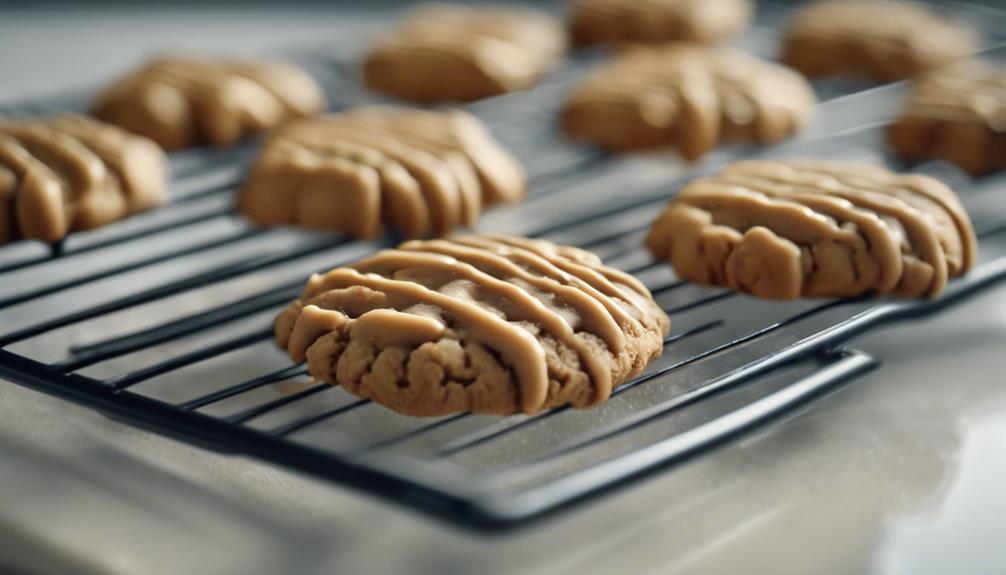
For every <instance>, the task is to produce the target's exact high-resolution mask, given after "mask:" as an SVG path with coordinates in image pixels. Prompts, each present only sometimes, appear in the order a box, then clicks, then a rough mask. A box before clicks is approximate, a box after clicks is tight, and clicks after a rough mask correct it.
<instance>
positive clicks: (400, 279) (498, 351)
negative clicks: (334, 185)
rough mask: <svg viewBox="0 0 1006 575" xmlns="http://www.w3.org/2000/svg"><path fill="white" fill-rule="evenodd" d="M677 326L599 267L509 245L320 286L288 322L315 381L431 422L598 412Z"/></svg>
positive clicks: (330, 278) (295, 348) (395, 257)
mask: <svg viewBox="0 0 1006 575" xmlns="http://www.w3.org/2000/svg"><path fill="white" fill-rule="evenodd" d="M669 327H670V324H669V320H668V319H667V316H666V315H664V313H663V312H662V311H661V310H660V309H659V308H658V307H657V305H656V303H654V301H653V299H652V297H651V295H650V293H649V291H647V289H646V288H645V287H644V286H643V285H642V284H641V283H640V282H639V281H638V280H636V279H635V278H633V277H632V276H629V275H627V274H625V273H623V272H620V271H617V270H614V269H612V268H608V267H605V266H604V265H603V264H602V263H601V261H600V259H598V258H597V257H596V256H594V255H593V254H591V253H589V252H586V251H583V250H580V249H577V248H572V247H565V246H557V245H554V244H551V243H548V242H545V241H540V240H528V239H523V238H517V237H510V236H498V235H473V236H458V237H454V238H450V239H442V240H426V241H418V240H414V241H409V242H406V243H404V244H402V245H400V246H399V247H398V248H397V249H394V250H385V251H381V252H378V253H377V254H376V255H374V256H371V257H369V258H367V259H364V260H362V261H359V262H357V263H355V264H352V265H349V266H346V267H341V268H337V269H334V270H332V271H329V272H327V273H325V274H320V275H319V274H315V275H313V276H312V277H311V279H310V280H308V282H307V285H306V286H305V288H304V292H303V294H302V295H301V297H300V298H299V299H297V300H296V301H294V302H293V303H291V304H290V305H289V306H288V307H287V308H286V309H285V310H284V311H283V312H281V313H280V314H279V316H278V317H277V318H276V322H275V331H276V341H277V342H278V343H279V345H280V346H281V347H282V348H284V349H286V350H287V351H288V352H289V354H290V357H291V358H292V359H293V360H294V361H296V362H302V361H305V360H306V361H307V366H308V371H309V372H310V374H311V375H312V376H313V377H315V378H316V379H319V380H321V381H324V382H327V383H330V384H333V385H341V386H342V387H343V388H344V389H346V391H348V392H350V393H353V394H355V395H358V396H360V397H364V398H367V399H370V400H373V401H375V402H377V403H380V404H382V405H385V406H387V407H389V408H391V409H393V410H395V411H398V412H400V413H404V414H408V415H419V416H435V415H444V414H448V413H455V412H461V411H474V412H481V413H496V414H501V415H502V414H510V413H515V412H524V413H529V414H530V413H536V412H538V411H540V410H542V409H547V408H551V407H559V406H563V405H567V404H569V405H572V406H574V407H580V408H585V407H591V406H595V405H598V404H600V403H603V402H604V401H605V400H607V398H608V397H609V396H610V395H611V391H612V389H613V388H615V387H617V386H618V385H619V384H621V383H622V382H624V381H626V380H627V379H629V378H631V377H632V376H634V375H636V374H638V373H639V372H641V371H642V369H643V368H644V367H645V366H646V364H647V362H649V361H650V360H651V359H653V358H655V357H657V356H659V355H660V353H661V350H662V347H663V338H664V336H665V335H666V334H667V332H668V329H669Z"/></svg>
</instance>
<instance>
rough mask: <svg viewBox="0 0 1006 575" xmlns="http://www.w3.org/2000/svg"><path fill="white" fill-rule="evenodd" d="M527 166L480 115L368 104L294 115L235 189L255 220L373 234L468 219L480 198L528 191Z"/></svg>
mask: <svg viewBox="0 0 1006 575" xmlns="http://www.w3.org/2000/svg"><path fill="white" fill-rule="evenodd" d="M525 185H526V176H525V173H524V170H523V168H522V167H521V165H520V164H519V163H518V162H517V160H516V159H514V158H513V157H512V156H510V154H509V153H507V152H506V151H505V150H504V149H503V148H502V147H500V145H499V144H498V143H497V142H496V141H495V140H494V139H493V138H492V136H491V135H490V134H489V132H488V130H486V128H485V126H484V125H483V124H482V123H481V122H480V121H479V120H478V119H476V118H475V117H474V116H472V115H470V114H468V113H466V112H462V111H458V110H453V111H443V112H433V111H424V110H410V109H403V108H391V107H363V108H358V109H355V110H352V111H350V112H347V113H343V114H339V115H333V116H327V117H321V118H313V119H309V120H303V121H300V122H295V123H293V124H290V125H288V126H286V127H284V128H281V129H280V130H278V131H277V132H276V133H275V134H274V135H272V136H271V137H270V138H269V140H268V141H267V142H266V144H265V146H264V148H263V150H262V152H261V155H260V156H259V158H258V160H257V161H256V163H255V165H254V166H253V167H252V170H251V173H250V174H249V176H248V180H247V181H246V182H245V184H244V186H243V187H242V188H241V190H240V192H239V195H238V210H239V211H240V212H242V213H243V214H244V215H245V216H247V217H248V218H249V219H250V220H252V221H253V222H255V223H257V224H259V225H265V226H270V225H283V224H296V225H301V226H305V227H311V228H319V229H328V230H335V231H341V232H344V233H348V234H352V235H354V236H357V237H360V238H370V237H373V236H374V235H376V234H377V233H379V232H380V231H381V229H382V225H383V224H385V223H387V224H390V225H392V226H394V227H395V228H397V229H398V230H399V231H401V232H402V233H403V234H404V235H405V236H406V237H424V236H429V235H444V234H446V233H448V232H450V230H452V229H454V228H456V227H458V226H469V225H471V224H473V223H474V222H475V220H476V218H477V217H478V215H479V213H480V212H481V210H482V207H483V206H484V205H491V204H495V203H499V202H513V201H516V200H519V199H520V198H522V197H523V195H524V190H525Z"/></svg>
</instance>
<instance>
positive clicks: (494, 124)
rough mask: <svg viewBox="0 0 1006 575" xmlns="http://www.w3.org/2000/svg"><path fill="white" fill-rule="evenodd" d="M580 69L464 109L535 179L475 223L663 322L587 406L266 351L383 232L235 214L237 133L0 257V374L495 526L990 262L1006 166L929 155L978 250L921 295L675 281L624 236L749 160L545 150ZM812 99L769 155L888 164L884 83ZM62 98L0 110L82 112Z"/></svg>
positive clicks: (636, 235) (775, 400) (806, 388)
mask: <svg viewBox="0 0 1006 575" xmlns="http://www.w3.org/2000/svg"><path fill="white" fill-rule="evenodd" d="M784 15H785V10H784V9H783V8H780V7H773V6H771V5H770V6H767V7H766V6H762V8H761V11H760V15H759V18H760V20H759V21H760V23H761V25H760V26H756V27H755V28H754V29H753V30H752V32H751V33H750V34H749V36H748V37H747V38H746V39H745V41H744V43H745V45H746V46H747V47H749V48H750V49H752V50H754V51H759V46H760V47H761V49H762V50H764V47H765V46H768V45H771V43H770V42H767V41H766V38H771V37H772V34H773V33H774V30H776V29H778V23H779V22H780V21H781V17H782V16H784ZM1000 52H1002V51H1001V50H1000V51H998V52H993V54H999V53H1000ZM295 58H296V59H297V60H298V61H300V62H301V63H302V64H304V65H305V66H306V67H308V68H309V69H310V70H312V71H313V72H314V73H315V74H317V75H318V77H319V79H320V80H321V81H322V82H323V83H324V85H326V86H327V87H330V88H331V91H330V93H329V97H330V100H331V101H332V102H333V107H334V108H340V107H344V106H348V105H352V104H354V103H358V102H363V101H373V100H374V98H373V97H372V96H370V95H367V94H365V93H364V92H363V91H362V90H361V89H360V88H358V87H357V86H356V84H355V83H354V82H353V79H352V68H351V66H349V65H348V64H347V63H346V62H348V61H351V60H352V56H351V54H347V53H340V54H336V55H334V56H333V55H332V54H329V53H324V52H321V53H319V52H317V51H311V52H307V51H305V52H301V53H298V54H296V55H295ZM590 59H591V57H590V56H587V57H585V58H583V59H581V60H580V61H579V62H574V63H572V64H570V66H568V67H567V68H565V69H563V70H560V71H558V72H557V73H556V74H554V75H553V76H552V77H551V78H549V79H548V80H547V81H546V82H544V83H543V84H542V85H541V86H539V87H538V88H536V89H534V90H532V91H529V92H524V93H520V94H514V95H508V96H502V97H499V98H493V99H490V100H487V101H484V102H481V103H478V104H474V105H472V106H470V107H469V108H470V109H471V111H473V112H474V113H476V114H478V115H479V116H481V117H482V118H483V119H484V120H485V121H486V122H487V123H488V124H489V126H490V127H491V129H492V130H493V132H494V133H495V134H496V136H497V137H498V138H499V139H501V140H502V141H503V142H504V144H505V145H507V146H508V147H509V148H510V149H512V150H514V151H515V153H517V155H518V156H519V157H520V158H521V159H522V160H523V162H524V163H525V165H526V166H527V168H528V171H529V174H530V176H531V191H530V193H529V196H528V198H527V200H526V201H525V202H524V203H522V204H520V205H517V206H510V207H504V208H500V209H496V210H493V211H491V212H489V213H487V214H485V216H484V217H483V218H482V220H481V221H480V222H479V224H478V229H479V230H483V231H502V232H507V233H516V234H524V235H528V236H533V237H540V238H544V239H549V240H553V241H556V242H561V243H567V244H573V245H578V246H581V247H584V248H587V249H590V250H592V251H594V252H595V253H597V254H599V255H600V256H602V257H603V258H604V259H605V260H606V262H607V263H609V264H610V265H613V266H615V267H617V268H620V269H623V270H625V271H628V272H631V273H633V274H635V275H636V276H637V277H639V278H640V279H641V280H642V281H643V283H645V284H646V285H647V286H648V287H649V288H650V289H651V290H652V291H653V293H654V295H655V297H656V300H657V301H658V303H659V304H660V305H661V306H662V307H663V308H664V309H665V310H666V311H667V312H668V314H669V315H670V316H671V320H672V332H671V335H670V336H669V337H668V338H667V340H666V342H665V350H664V354H663V356H662V357H661V358H660V359H658V360H656V361H654V362H653V363H652V364H651V365H650V366H649V367H648V368H647V370H646V371H645V372H644V373H643V374H642V375H641V376H639V377H637V378H635V379H634V380H632V381H630V382H628V383H626V384H625V385H623V386H621V387H619V388H618V389H617V390H615V392H614V393H613V395H612V397H611V399H610V400H609V401H608V402H607V403H605V404H604V405H602V406H600V407H597V408H595V409H591V410H584V411H581V410H575V409H563V408H559V409H553V410H550V411H547V412H544V413H541V414H538V415H533V416H527V415H515V416H511V417H505V418H503V417H496V416H487V415H476V414H459V415H453V416H447V417H439V418H415V417H406V416H401V415H397V414H395V413H393V412H391V411H389V410H387V409H384V408H382V407H381V406H379V405H375V404H372V403H370V402H367V401H364V400H359V399H358V398H355V397H353V396H351V395H349V394H348V393H346V392H344V391H342V390H341V389H340V388H337V387H331V386H328V385H324V384H318V383H316V382H312V381H311V380H310V379H309V378H308V377H307V376H306V372H305V369H304V367H303V366H291V365H290V364H289V360H288V358H287V357H286V355H285V354H284V353H283V352H282V351H281V350H279V349H277V348H276V347H275V346H274V345H273V343H272V341H271V327H270V326H271V320H272V318H273V316H274V315H275V314H276V313H277V312H278V311H279V310H280V309H281V308H282V307H283V306H284V305H285V303H286V302H288V301H289V300H291V299H292V298H294V297H296V295H297V294H298V293H299V291H300V288H301V286H302V284H303V282H304V280H305V278H306V277H307V276H308V275H309V274H310V273H312V272H315V271H321V270H325V269H328V268H331V267H334V266H337V265H339V264H341V263H344V262H347V261H350V260H354V259H357V258H360V257H362V256H365V255H367V254H369V253H371V252H373V251H375V250H377V249H380V248H381V247H386V246H389V245H392V244H394V243H395V240H394V239H393V238H386V239H384V240H382V241H375V242H359V241H351V240H350V239H347V238H345V237H338V236H333V235H326V234H320V233H311V232H305V231H300V230H293V229H268V230H261V229H254V228H251V227H250V226H248V225H247V224H246V223H245V222H243V221H242V220H241V219H240V218H238V217H236V216H235V215H234V214H233V213H232V208H231V205H232V199H233V191H234V188H235V186H236V185H237V183H238V182H239V181H240V179H241V177H242V174H243V173H244V170H245V169H246V168H247V166H248V163H249V162H250V160H251V159H252V158H253V154H254V151H255V143H254V142H250V143H247V144H244V145H241V146H238V147H236V148H233V149H229V150H222V151H220V150H208V149H201V150H193V151H186V152H181V153H177V154H174V155H173V157H172V166H171V174H172V190H171V198H172V201H171V203H170V204H169V205H167V206H165V207H163V208H161V209H158V210H155V211H152V212H148V213H144V214H141V215H137V216H135V217H132V218H129V219H127V220H123V221H120V222H116V223H113V224H111V225H108V226H106V227H104V228H101V229H98V230H93V231H89V232H86V233H78V234H74V235H71V236H70V237H69V238H67V239H66V240H65V241H64V242H62V243H61V244H59V245H58V246H55V247H53V248H50V247H48V246H44V245H42V244H39V243H33V242H20V243H15V244H12V245H8V246H3V247H0V376H2V377H4V378H5V379H8V380H11V381H14V382H17V383H20V384H23V385H26V386H29V387H32V388H35V389H38V390H41V391H44V392H46V393H50V394H52V395H56V396H58V397H61V398H65V399H68V400H71V401H74V402H77V403H81V404H84V405H87V406H90V407H92V408H95V409H98V410H100V411H102V412H104V413H106V414H107V415H109V416H111V417H114V418H116V419H121V420H125V421H127V422H129V423H130V424H133V425H136V426H140V427H144V428H148V429H151V430H153V431H156V432H158V433H161V434H165V435H170V436H173V437H176V438H180V439H183V440H185V441H188V442H192V443H195V444H198V445H201V446H204V447H208V448H211V449H214V450H218V451H222V452H227V453H234V454H243V455H250V456H254V457H258V458H261V459H263V460H266V461H270V462H273V463H276V464H280V465H285V466H288V467H291V468H295V469H298V470H301V471H304V472H308V473H311V474H314V475H317V476H321V477H324V478H327V479H330V480H333V481H337V482H339V483H342V484H345V485H350V486H353V487H355V488H358V489H360V490H363V491H366V492H370V493H373V494H376V495H379V496H382V497H385V498H388V499H392V500H395V501H398V502H401V503H403V504H406V505H408V506H411V507H413V508H417V509H421V510H424V511H427V512H430V513H432V514H434V515H437V516H440V517H442V518H446V519H448V520H450V521H452V522H455V523H458V524H462V525H467V526H472V527H478V528H498V527H506V526H513V525H517V524H520V523H523V522H525V521H527V520H530V519H532V518H535V517H539V516H541V515H543V514H545V513H547V512H551V511H553V510H556V509H558V508H561V507H563V506H565V505H567V504H569V503H571V502H574V501H577V500H580V499H583V498H586V497H588V496H591V495H594V494H598V493H600V492H603V491H608V490H611V489H613V488H615V487H617V486H618V485H621V484H623V483H624V481H625V480H627V479H629V478H631V477H636V476H639V475H641V474H643V473H646V472H649V471H652V470H655V469H658V468H660V467H661V466H664V465H667V464H669V463H672V462H674V461H677V460H680V459H681V458H683V457H685V456H688V455H690V454H693V453H695V452H697V451H699V450H702V449H707V448H709V447H710V446H712V445H715V444H717V443H718V442H721V441H723V440H725V439H727V438H729V437H731V436H733V435H735V434H737V433H740V432H742V431H744V430H746V429H748V428H749V427H751V426H752V425H755V424H757V423H759V422H762V421H764V420H766V419H769V418H771V417H772V416H774V415H776V414H778V413H780V412H782V411H784V410H787V409H790V408H792V407H794V406H796V405H799V404H801V403H803V402H805V401H807V400H809V399H811V398H814V397H816V396H818V395H819V394H822V393H825V392H827V391H828V390H830V389H832V388H833V387H834V386H836V385H837V384H839V383H840V382H842V381H844V380H846V379H848V378H850V377H851V376H854V375H856V374H859V373H861V372H863V371H865V370H867V369H870V368H872V367H874V366H875V365H876V362H875V361H874V359H873V358H871V357H870V356H868V355H866V354H864V353H861V352H858V351H852V350H847V349H841V348H839V347H837V346H839V345H840V344H841V342H843V341H844V340H846V339H848V338H849V337H850V336H852V335H854V334H856V333H859V332H861V331H863V330H865V329H869V328H871V327H874V326H876V325H878V324H880V323H882V322H885V321H889V320H894V319H900V318H906V317H912V316H921V315H925V314H928V313H931V312H933V311H935V310H937V309H939V308H941V307H944V306H947V305H950V304H952V303H953V302H955V301H958V300H959V299H961V298H963V297H966V296H967V295H968V294H970V293H972V292H974V291H976V290H979V289H981V288H983V287H985V286H988V285H990V284H991V283H993V282H995V281H998V280H999V279H1001V278H1002V277H1003V276H1004V275H1006V202H1004V201H1003V198H1004V196H1006V176H998V177H989V178H985V179H980V180H972V179H969V178H967V177H966V176H964V175H963V174H962V173H960V172H959V171H956V170H954V169H953V168H951V167H949V166H947V165H943V164H930V165H927V166H922V167H921V168H920V169H921V170H923V171H925V172H927V173H930V174H932V175H935V176H937V177H941V178H943V179H945V180H949V182H950V183H951V185H952V186H953V187H954V188H955V189H956V190H958V192H959V193H960V195H961V197H962V200H963V202H964V204H965V207H966V209H967V210H968V212H969V213H970V214H971V216H972V218H973V219H974V223H975V226H976V228H977V230H978V234H979V238H980V246H981V247H980V262H979V265H978V266H977V268H976V269H975V270H974V271H973V272H972V273H971V274H969V275H968V276H967V277H965V278H963V279H959V280H955V281H953V282H951V284H950V286H949V288H948V290H947V292H946V293H945V295H943V296H942V297H941V298H940V299H938V300H935V301H922V302H916V301H898V300H880V301H876V300H870V299H860V300H849V301H798V302H790V303H779V302H769V301H760V300H755V299H752V298H748V297H746V296H743V295H737V294H733V293H729V292H727V291H724V290H721V289H716V288H706V287H700V286H696V285H692V284H689V283H685V282H681V281H678V280H677V279H676V278H675V277H674V275H673V273H672V272H671V270H670V269H669V268H668V266H666V265H663V264H657V263H653V262H651V261H650V259H649V257H648V256H647V255H646V254H645V253H644V251H643V250H642V249H641V247H640V244H641V240H642V237H643V235H644V234H645V231H646V228H647V226H648V224H649V222H650V221H651V220H652V219H653V217H654V216H655V215H656V214H657V213H658V211H659V210H660V209H661V208H662V207H663V205H664V204H665V203H666V201H667V200H668V198H669V197H670V196H671V195H672V194H673V192H674V190H676V189H677V187H678V186H679V185H680V183H681V182H682V181H683V180H685V179H688V178H689V177H693V176H694V175H695V174H697V173H701V172H703V171H709V170H713V169H715V168H716V167H717V166H719V165H722V164H723V163H725V162H728V161H731V160H734V159H737V158H740V157H748V156H750V155H751V153H750V152H751V150H747V149H742V148H730V149H724V150H720V151H717V152H714V153H713V154H711V155H710V156H709V157H708V158H707V159H706V160H705V161H704V163H703V164H702V165H700V166H697V167H689V166H685V165H683V164H681V163H679V162H677V161H675V160H673V159H670V158H669V157H665V156H661V157H634V158H628V159H613V158H610V157H607V156H603V155H601V154H598V153H596V152H592V151H590V150H587V149H583V148H578V147H574V146H572V145H569V144H567V143H564V142H562V140H561V138H557V136H556V134H555V133H554V132H553V128H552V124H553V120H552V118H553V115H554V113H555V110H556V108H557V107H558V105H559V102H560V99H561V96H562V94H563V92H564V91H565V90H566V89H567V88H568V85H569V82H570V81H571V79H573V78H575V76H576V75H577V74H578V73H579V72H580V70H581V68H582V66H583V65H584V63H585V62H589V60H590ZM817 88H818V91H819V95H820V96H821V98H822V100H824V103H823V104H822V105H821V106H820V107H819V111H818V112H819V113H818V116H819V121H818V124H817V128H816V129H815V130H814V131H813V132H812V133H810V134H809V135H807V136H805V137H803V138H801V139H799V140H795V141H792V142H789V143H787V144H784V145H782V146H780V147H777V148H776V149H774V150H770V151H768V152H767V155H769V156H803V157H808V156H809V157H821V158H830V159H848V160H860V161H872V162H877V163H886V164H892V162H891V161H890V160H889V158H888V157H887V155H886V154H885V152H884V148H883V145H882V138H881V128H879V127H878V125H879V124H880V123H881V122H882V121H883V120H884V119H885V118H888V117H890V114H891V113H892V110H894V109H895V107H896V106H897V104H898V103H899V102H900V98H901V95H902V94H901V91H902V90H901V88H900V87H898V86H890V87H885V88H880V89H872V90H867V91H859V87H857V86H855V85H854V84H849V83H841V82H839V83H835V82H831V83H821V84H819V85H818V86H817ZM70 100H72V99H69V98H62V99H57V100H53V101H49V102H41V101H40V102H31V103H28V104H26V105H23V106H17V107H8V108H7V109H5V110H0V113H2V114H3V115H7V116H26V115H39V114H48V113H53V112H57V111H62V110H66V109H79V104H78V103H75V102H73V101H70ZM892 165H893V164H892Z"/></svg>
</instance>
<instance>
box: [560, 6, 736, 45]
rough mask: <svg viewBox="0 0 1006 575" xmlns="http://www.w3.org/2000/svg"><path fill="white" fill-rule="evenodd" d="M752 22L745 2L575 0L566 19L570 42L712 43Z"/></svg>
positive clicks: (579, 43)
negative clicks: (567, 20)
mask: <svg viewBox="0 0 1006 575" xmlns="http://www.w3.org/2000/svg"><path fill="white" fill-rule="evenodd" d="M750 20H751V2H750V1H749V0H578V1H577V2H574V3H573V7H572V11H571V13H570V16H569V34H570V37H571V38H572V41H573V43H574V44H577V45H579V46H588V45H593V44H624V43H633V42H639V43H657V42H700V43H715V42H720V41H722V40H726V39H727V38H730V37H731V36H734V35H736V34H738V33H739V32H740V31H741V30H743V29H744V27H745V26H747V24H748V22H749V21H750Z"/></svg>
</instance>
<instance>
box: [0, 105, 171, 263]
mask: <svg viewBox="0 0 1006 575" xmlns="http://www.w3.org/2000/svg"><path fill="white" fill-rule="evenodd" d="M166 163H167V162H166V158H165V156H164V152H163V151H162V150H161V149H160V148H159V147H158V146H157V144H155V143H154V142H151V141H150V140H148V139H147V138H144V137H141V136H134V135H132V134H129V133H127V132H125V131H123V130H120V129H119V128H116V127H115V126H110V125H108V124H103V123H101V122H98V121H96V120H91V119H88V118H82V117H71V116H67V117H59V118H51V119H44V120H29V121H18V122H15V121H2V120H0V244H4V243H7V242H11V241H15V240H18V239H34V240H41V241H44V242H55V241H58V240H60V239H62V238H63V237H64V236H66V234H68V233H70V232H72V231H78V230H87V229H91V228H96V227H99V226H102V225H105V224H107V223H109V222H112V221H114V220H118V219H120V218H123V217H125V216H127V215H129V214H132V213H135V212H139V211H142V210H146V209H149V208H152V207H154V206H157V205H159V204H161V203H162V202H163V201H164V199H165V195H166V189H167V168H166Z"/></svg>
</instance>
